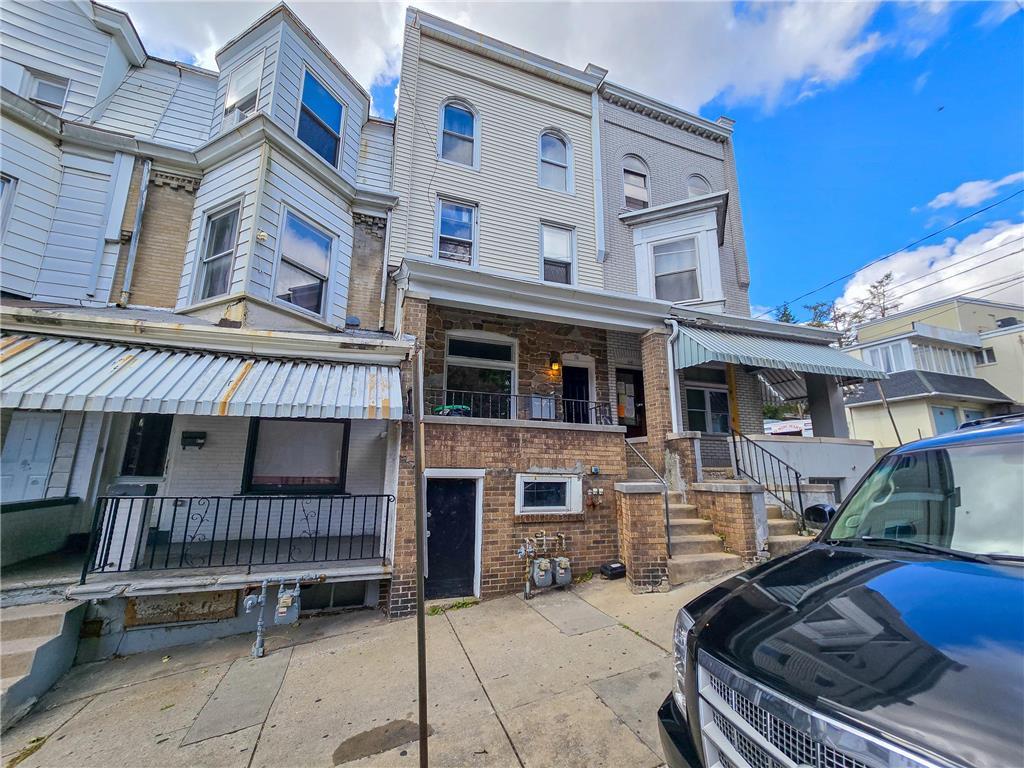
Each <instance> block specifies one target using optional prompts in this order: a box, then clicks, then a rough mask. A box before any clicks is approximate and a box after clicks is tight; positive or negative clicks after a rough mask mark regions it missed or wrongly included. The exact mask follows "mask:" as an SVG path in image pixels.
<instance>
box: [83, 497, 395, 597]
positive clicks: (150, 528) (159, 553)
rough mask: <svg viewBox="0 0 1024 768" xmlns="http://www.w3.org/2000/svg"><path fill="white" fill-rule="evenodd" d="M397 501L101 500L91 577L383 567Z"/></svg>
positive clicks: (88, 568) (88, 567)
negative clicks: (303, 566) (364, 564)
mask: <svg viewBox="0 0 1024 768" xmlns="http://www.w3.org/2000/svg"><path fill="white" fill-rule="evenodd" d="M394 503H395V497H394V496H390V495H358V496H353V495H347V496H326V495H323V496H321V495H317V496H101V497H99V498H98V499H97V500H96V512H95V515H94V516H93V522H92V529H91V530H90V533H89V547H88V554H87V556H86V560H85V565H84V566H83V568H82V582H81V583H83V584H84V583H85V580H86V577H87V576H88V575H89V574H90V573H113V572H122V571H162V570H174V569H190V568H222V567H235V568H240V567H244V568H245V569H246V572H247V573H250V572H251V570H252V568H253V567H254V566H266V565H281V564H287V563H319V562H338V561H351V560H380V561H383V560H384V559H385V557H386V552H387V537H388V526H389V525H390V522H391V515H392V513H393V509H394Z"/></svg>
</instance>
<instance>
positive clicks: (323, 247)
mask: <svg viewBox="0 0 1024 768" xmlns="http://www.w3.org/2000/svg"><path fill="white" fill-rule="evenodd" d="M333 247H334V238H333V237H332V236H331V235H330V234H329V233H327V232H324V231H323V230H322V229H320V228H319V227H315V226H313V225H312V224H310V223H309V222H308V221H306V220H305V219H302V218H300V217H299V216H297V215H296V214H294V213H292V212H291V211H285V215H284V226H283V227H282V232H281V259H280V262H279V263H278V265H277V279H276V280H275V282H274V295H275V296H276V297H277V298H278V299H280V300H281V301H286V302H288V303H289V304H294V305H295V306H297V307H301V308H302V309H305V310H307V311H309V312H312V313H313V314H315V315H319V314H322V313H323V308H324V306H323V305H324V294H325V293H326V287H327V276H328V274H329V273H330V269H331V252H332V250H333Z"/></svg>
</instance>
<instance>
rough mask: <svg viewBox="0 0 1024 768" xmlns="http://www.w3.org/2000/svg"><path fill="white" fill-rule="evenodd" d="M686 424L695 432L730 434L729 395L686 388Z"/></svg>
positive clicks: (719, 391)
mask: <svg viewBox="0 0 1024 768" xmlns="http://www.w3.org/2000/svg"><path fill="white" fill-rule="evenodd" d="M686 422H687V426H688V427H689V428H690V429H692V430H693V431H695V432H724V433H728V432H729V393H728V392H727V391H726V390H724V389H697V388H691V387H687V388H686Z"/></svg>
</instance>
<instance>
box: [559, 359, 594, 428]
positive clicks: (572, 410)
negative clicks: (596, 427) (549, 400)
mask: <svg viewBox="0 0 1024 768" xmlns="http://www.w3.org/2000/svg"><path fill="white" fill-rule="evenodd" d="M562 407H563V409H564V411H565V420H566V421H568V422H570V423H572V424H589V423H590V369H588V368H581V367H579V366H575V365H563V366H562Z"/></svg>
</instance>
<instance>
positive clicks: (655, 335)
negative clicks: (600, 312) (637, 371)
mask: <svg viewBox="0 0 1024 768" xmlns="http://www.w3.org/2000/svg"><path fill="white" fill-rule="evenodd" d="M667 338H668V329H667V328H652V329H651V330H649V331H647V332H646V333H645V334H643V336H641V337H640V360H641V364H642V365H643V370H644V408H645V410H646V412H647V453H648V456H647V460H648V461H650V462H651V464H653V465H654V468H655V469H656V470H657V471H658V472H659V473H661V474H664V472H665V438H666V437H667V436H668V434H669V433H671V432H672V405H671V398H670V396H669V390H668V387H669V382H668V374H669V361H668V355H667V351H666V349H665V342H666V341H667ZM673 373H675V372H674V371H673ZM672 386H676V387H678V385H677V384H676V379H675V376H673V378H672Z"/></svg>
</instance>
